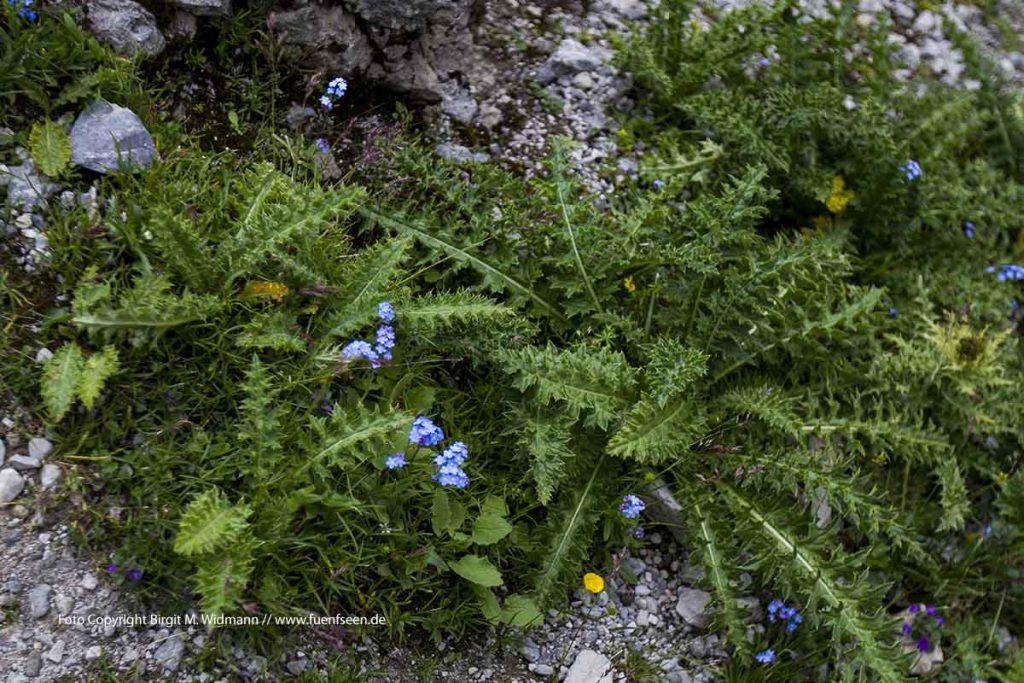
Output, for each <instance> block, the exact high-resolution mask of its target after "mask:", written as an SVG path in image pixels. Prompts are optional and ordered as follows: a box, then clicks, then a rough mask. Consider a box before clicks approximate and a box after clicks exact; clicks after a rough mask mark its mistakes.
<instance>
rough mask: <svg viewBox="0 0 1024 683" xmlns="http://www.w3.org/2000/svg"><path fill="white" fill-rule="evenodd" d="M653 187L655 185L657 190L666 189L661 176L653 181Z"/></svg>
mask: <svg viewBox="0 0 1024 683" xmlns="http://www.w3.org/2000/svg"><path fill="white" fill-rule="evenodd" d="M651 187H653V188H654V189H655V190H659V191H660V190H664V189H665V181H664V180H661V179H660V178H659V179H658V180H655V181H654V182H653V183H651Z"/></svg>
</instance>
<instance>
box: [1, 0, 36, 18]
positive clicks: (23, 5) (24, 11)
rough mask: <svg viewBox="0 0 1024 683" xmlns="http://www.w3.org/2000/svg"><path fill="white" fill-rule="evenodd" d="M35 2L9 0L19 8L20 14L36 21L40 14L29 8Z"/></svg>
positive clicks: (30, 0)
mask: <svg viewBox="0 0 1024 683" xmlns="http://www.w3.org/2000/svg"><path fill="white" fill-rule="evenodd" d="M33 2H34V0H7V4H8V5H10V6H11V7H17V8H18V16H19V17H21V18H22V19H25V20H26V21H35V20H36V19H38V18H39V15H38V14H36V13H35V12H34V11H32V10H31V9H29V8H30V7H31V6H32V3H33Z"/></svg>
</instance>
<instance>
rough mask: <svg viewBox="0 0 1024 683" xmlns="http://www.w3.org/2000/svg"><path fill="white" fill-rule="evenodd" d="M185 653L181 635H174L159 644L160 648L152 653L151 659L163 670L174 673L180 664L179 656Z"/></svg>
mask: <svg viewBox="0 0 1024 683" xmlns="http://www.w3.org/2000/svg"><path fill="white" fill-rule="evenodd" d="M184 652H185V643H184V642H182V640H181V635H180V634H178V633H175V634H174V635H172V636H170V637H168V638H167V640H165V641H164V642H162V643H161V644H160V647H158V648H157V649H156V652H154V653H153V659H155V660H156V662H157V663H158V664H159V665H160V666H162V667H163V668H165V669H168V670H170V671H176V670H177V669H178V665H179V664H181V656H182V654H184Z"/></svg>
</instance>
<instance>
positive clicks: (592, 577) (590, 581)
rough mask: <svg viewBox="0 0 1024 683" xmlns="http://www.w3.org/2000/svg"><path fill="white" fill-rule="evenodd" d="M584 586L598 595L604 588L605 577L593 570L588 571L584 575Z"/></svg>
mask: <svg viewBox="0 0 1024 683" xmlns="http://www.w3.org/2000/svg"><path fill="white" fill-rule="evenodd" d="M583 587H584V588H586V589H587V590H588V591H590V592H591V593H593V594H594V595H597V594H598V593H600V592H601V591H603V590H604V579H602V578H601V577H600V576H598V575H597V574H594V573H593V572H588V573H586V574H584V575H583Z"/></svg>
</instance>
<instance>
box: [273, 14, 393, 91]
mask: <svg viewBox="0 0 1024 683" xmlns="http://www.w3.org/2000/svg"><path fill="white" fill-rule="evenodd" d="M270 23H271V26H272V27H273V28H274V30H275V31H276V32H277V34H278V35H279V36H280V37H281V40H282V42H283V43H284V45H285V46H286V47H289V48H292V49H294V50H297V51H299V52H309V51H312V53H313V55H314V61H315V63H316V64H317V65H318V66H321V67H323V68H325V69H330V70H333V71H338V72H342V73H344V74H346V75H355V74H361V73H363V72H364V71H366V69H368V68H369V66H370V64H372V63H373V56H374V54H373V48H372V46H371V45H370V41H369V39H368V38H367V37H366V35H365V34H364V33H363V32H362V30H360V28H359V25H358V24H357V23H356V18H355V16H353V15H352V14H350V13H349V12H346V11H345V9H344V8H343V7H340V6H337V5H325V6H319V5H306V6H304V7H298V8H297V9H294V10H289V11H287V12H276V13H274V14H272V15H271V19H270Z"/></svg>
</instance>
